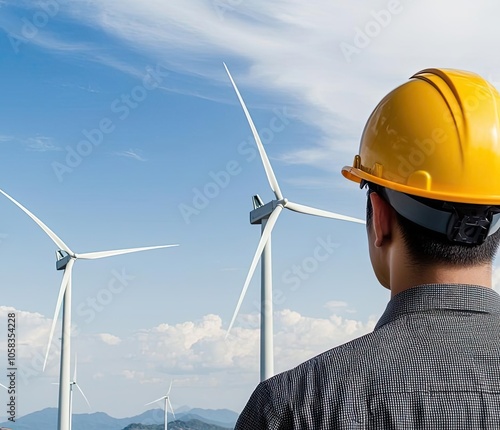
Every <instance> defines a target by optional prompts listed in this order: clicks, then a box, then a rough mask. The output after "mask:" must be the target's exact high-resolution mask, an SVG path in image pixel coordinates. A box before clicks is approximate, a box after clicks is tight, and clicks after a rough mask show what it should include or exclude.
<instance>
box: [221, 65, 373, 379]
mask: <svg viewBox="0 0 500 430" xmlns="http://www.w3.org/2000/svg"><path fill="white" fill-rule="evenodd" d="M224 67H225V69H226V72H227V74H228V76H229V79H230V80H231V83H232V85H233V88H234V91H235V92H236V95H237V96H238V100H239V101H240V104H241V107H242V108H243V111H244V112H245V116H246V118H247V121H248V124H249V125H250V128H251V130H252V134H253V137H254V139H255V142H256V144H257V148H258V150H259V154H260V157H261V159H262V163H263V164H264V170H265V171H266V175H267V180H268V181H269V185H270V186H271V190H272V191H273V192H274V195H275V197H276V199H275V200H272V201H270V202H269V203H267V204H264V203H263V202H262V200H261V199H260V197H259V196H258V195H257V196H254V197H253V205H254V210H253V211H251V212H250V223H251V224H261V237H260V241H259V244H258V246H257V251H256V252H255V255H254V258H253V260H252V264H251V265H250V269H249V271H248V275H247V277H246V280H245V283H244V284H243V289H242V291H241V294H240V298H239V300H238V304H237V305H236V309H235V311H234V314H233V317H232V319H231V323H230V324H229V328H228V330H227V334H226V336H227V335H228V334H229V332H230V330H231V328H232V327H233V324H234V322H235V320H236V316H237V315H238V312H239V310H240V307H241V304H242V302H243V298H244V297H245V294H246V292H247V289H248V286H249V284H250V280H251V279H252V276H253V274H254V271H255V268H256V267H257V263H258V262H259V259H261V321H260V330H261V331H260V379H261V381H263V380H265V379H268V378H270V377H271V376H273V375H274V356H273V320H272V318H273V305H272V265H271V232H272V230H273V228H274V226H275V224H276V221H277V219H278V216H279V215H280V213H281V211H282V210H283V209H284V208H286V209H289V210H291V211H294V212H299V213H303V214H308V215H316V216H320V217H325V218H333V219H338V220H343V221H351V222H355V223H359V224H365V221H363V220H361V219H358V218H353V217H350V216H345V215H340V214H337V213H333V212H328V211H325V210H322V209H316V208H312V207H310V206H305V205H301V204H298V203H293V202H291V201H289V200H288V199H286V198H285V197H284V196H283V194H282V193H281V190H280V187H279V185H278V181H277V180H276V176H275V175H274V172H273V169H272V167H271V163H270V162H269V159H268V157H267V154H266V151H265V150H264V145H263V144H262V141H261V140H260V137H259V134H258V132H257V129H256V127H255V124H254V123H253V121H252V118H251V116H250V113H249V112H248V109H247V107H246V105H245V102H244V101H243V98H242V97H241V94H240V92H239V91H238V88H237V86H236V84H235V82H234V80H233V78H232V76H231V73H229V69H228V68H227V66H226V64H224Z"/></svg>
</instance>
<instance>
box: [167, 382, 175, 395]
mask: <svg viewBox="0 0 500 430" xmlns="http://www.w3.org/2000/svg"><path fill="white" fill-rule="evenodd" d="M173 383H174V380H173V379H172V380H171V381H170V386H169V387H168V391H167V396H168V395H169V394H170V390H171V389H172V384H173Z"/></svg>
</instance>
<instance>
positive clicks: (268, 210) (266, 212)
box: [250, 196, 283, 224]
mask: <svg viewBox="0 0 500 430" xmlns="http://www.w3.org/2000/svg"><path fill="white" fill-rule="evenodd" d="M255 197H259V196H254V197H253V198H254V207H255ZM259 199H260V197H259ZM261 202H262V200H261ZM278 205H282V206H283V201H282V200H271V201H270V202H269V203H266V204H265V205H264V204H262V205H260V206H257V207H256V208H255V209H254V210H253V211H251V212H250V224H262V220H263V219H267V218H269V216H270V215H271V214H272V213H273V211H274V210H275V209H276V207H277V206H278Z"/></svg>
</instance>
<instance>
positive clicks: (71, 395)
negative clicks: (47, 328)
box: [54, 354, 91, 430]
mask: <svg viewBox="0 0 500 430" xmlns="http://www.w3.org/2000/svg"><path fill="white" fill-rule="evenodd" d="M76 368H77V357H76V354H75V368H74V371H73V380H72V381H71V382H70V392H69V428H70V430H71V428H72V427H73V387H76V388H78V391H80V394H81V395H82V397H83V398H84V399H85V402H86V403H87V405H88V407H89V409H91V408H90V403H89V400H88V399H87V396H86V395H85V393H84V392H83V390H82V389H81V388H80V386H79V385H78V382H77V381H76ZM54 384H56V385H59V383H57V382H54Z"/></svg>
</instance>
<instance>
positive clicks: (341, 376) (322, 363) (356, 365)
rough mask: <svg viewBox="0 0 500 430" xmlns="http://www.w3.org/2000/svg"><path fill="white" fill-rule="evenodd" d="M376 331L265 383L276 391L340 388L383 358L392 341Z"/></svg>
mask: <svg viewBox="0 0 500 430" xmlns="http://www.w3.org/2000/svg"><path fill="white" fill-rule="evenodd" d="M385 331H386V330H383V329H382V330H377V331H375V332H372V333H368V334H365V335H363V336H361V337H358V338H356V339H353V340H351V341H349V342H346V343H344V344H342V345H339V346H336V347H334V348H331V349H329V350H328V351H325V352H323V353H321V354H319V355H317V356H315V357H313V358H311V359H309V360H307V361H305V362H303V363H301V364H299V365H298V366H296V367H294V368H293V369H290V370H287V371H285V372H282V373H279V374H277V375H276V376H274V377H272V378H270V379H269V380H267V381H265V382H266V384H267V385H268V388H270V389H271V390H273V391H274V390H275V389H277V388H279V390H278V392H279V391H282V392H283V390H284V391H288V390H290V391H294V390H295V389H296V388H298V387H299V386H304V384H305V385H307V384H314V385H315V386H316V387H321V386H326V385H330V389H331V388H332V385H337V384H343V383H344V382H346V380H347V378H348V377H349V379H352V377H353V375H354V374H355V373H357V372H358V371H359V369H364V371H366V370H367V369H368V368H369V367H370V364H372V363H373V361H374V357H377V356H378V357H383V356H384V355H385V351H386V350H387V349H389V348H390V344H391V343H392V342H393V341H394V339H392V340H391V338H390V337H389V336H386V334H385Z"/></svg>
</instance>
